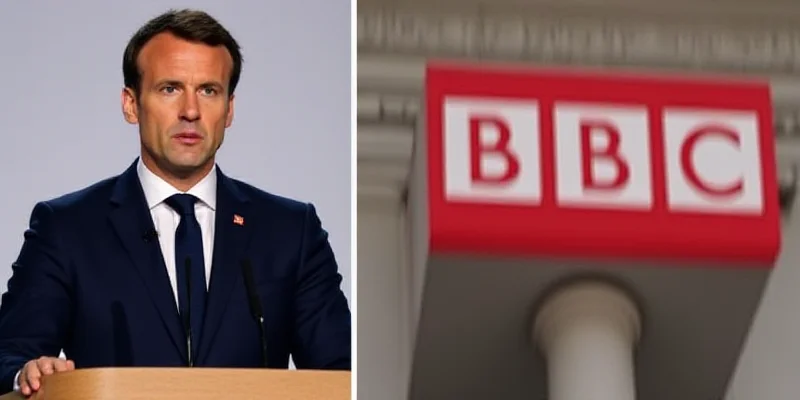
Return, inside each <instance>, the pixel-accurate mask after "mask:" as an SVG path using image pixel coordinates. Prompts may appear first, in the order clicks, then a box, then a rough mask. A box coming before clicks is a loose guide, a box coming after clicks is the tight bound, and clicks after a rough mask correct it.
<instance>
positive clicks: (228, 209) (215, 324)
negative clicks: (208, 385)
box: [198, 168, 252, 362]
mask: <svg viewBox="0 0 800 400" xmlns="http://www.w3.org/2000/svg"><path fill="white" fill-rule="evenodd" d="M249 205H250V202H249V200H248V199H247V197H246V196H245V195H244V194H243V193H242V192H241V191H240V190H239V188H238V186H237V185H236V182H234V181H233V180H231V179H230V178H228V177H226V176H225V175H224V174H223V173H222V171H220V169H219V168H217V210H216V221H215V228H214V230H215V233H214V256H213V259H212V267H211V282H210V283H209V293H208V299H207V306H206V307H207V309H206V316H205V321H204V324H203V336H202V337H201V338H200V348H199V349H198V361H200V362H203V360H205V357H207V355H208V350H209V347H210V346H211V344H212V343H214V337H215V336H216V333H217V331H218V329H219V327H220V325H221V324H222V318H223V316H224V315H225V309H226V308H227V306H228V303H229V302H230V298H231V293H232V291H233V288H234V287H235V286H236V282H237V281H238V280H239V279H241V273H240V272H241V263H242V259H243V258H244V254H245V250H246V249H247V245H248V243H249V241H250V233H251V231H252V228H251V227H252V224H248V223H246V222H248V216H249V213H248V211H249Z"/></svg>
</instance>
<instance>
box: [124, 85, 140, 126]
mask: <svg viewBox="0 0 800 400" xmlns="http://www.w3.org/2000/svg"><path fill="white" fill-rule="evenodd" d="M121 100H122V116H123V117H125V121H127V122H128V123H129V124H138V123H139V104H138V103H137V101H136V93H134V91H133V89H131V88H128V87H126V88H123V89H122V96H121Z"/></svg>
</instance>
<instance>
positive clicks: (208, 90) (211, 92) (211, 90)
mask: <svg viewBox="0 0 800 400" xmlns="http://www.w3.org/2000/svg"><path fill="white" fill-rule="evenodd" d="M203 94H205V95H209V96H211V95H215V94H217V89H214V88H204V89H203Z"/></svg>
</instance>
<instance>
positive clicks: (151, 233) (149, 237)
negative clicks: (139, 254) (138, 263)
mask: <svg viewBox="0 0 800 400" xmlns="http://www.w3.org/2000/svg"><path fill="white" fill-rule="evenodd" d="M156 238H158V231H157V230H155V229H154V228H151V229H149V230H147V231H145V232H144V233H142V240H144V242H145V243H150V242H152V241H153V240H155V239H156Z"/></svg>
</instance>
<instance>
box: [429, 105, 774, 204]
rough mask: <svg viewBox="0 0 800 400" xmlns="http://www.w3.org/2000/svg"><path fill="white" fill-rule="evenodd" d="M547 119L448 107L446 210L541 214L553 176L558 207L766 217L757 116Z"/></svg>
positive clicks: (636, 109)
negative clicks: (657, 207)
mask: <svg viewBox="0 0 800 400" xmlns="http://www.w3.org/2000/svg"><path fill="white" fill-rule="evenodd" d="M548 111H549V115H543V112H544V111H543V109H542V107H541V104H540V102H538V101H537V100H535V99H532V100H524V99H487V98H481V97H470V96H448V97H446V98H445V99H444V105H443V140H444V149H445V154H444V157H445V187H446V197H447V198H448V200H449V201H460V202H465V201H466V202H500V203H517V204H528V205H532V206H535V205H538V204H540V202H541V200H542V197H543V190H544V188H543V182H542V180H543V175H544V174H546V173H549V174H550V175H551V176H552V179H554V185H553V189H554V193H553V196H554V198H555V201H556V204H557V206H559V207H590V208H624V209H642V210H649V209H651V208H652V207H653V204H654V202H655V200H656V196H659V195H661V196H663V197H664V198H663V199H662V200H663V203H665V204H666V206H667V207H668V208H669V209H670V210H673V211H699V212H733V213H761V212H762V210H763V187H762V180H763V177H762V174H761V165H762V162H761V158H760V154H761V151H760V148H759V146H760V144H759V126H758V115H757V114H756V113H755V112H754V111H746V110H736V111H732V110H714V109H708V108H691V107H684V106H670V105H668V104H667V105H665V106H664V107H663V108H662V109H660V110H659V112H656V113H654V112H651V110H650V109H648V107H647V105H646V104H642V105H624V106H620V105H616V104H612V103H603V102H585V101H584V102H579V101H558V100H556V101H554V102H553V104H552V106H551V107H549V110H548ZM654 114H656V115H654ZM543 121H547V123H543ZM543 130H544V131H543ZM654 130H658V131H660V132H659V134H658V135H656V134H654V133H655V132H654ZM543 137H549V138H551V139H550V140H547V141H545V140H543V139H542V138H543ZM545 154H546V155H548V156H549V157H545V156H544V155H545ZM656 163H661V165H662V166H661V167H660V168H659V167H655V166H654V164H656ZM548 164H549V165H548ZM548 166H550V167H548Z"/></svg>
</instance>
